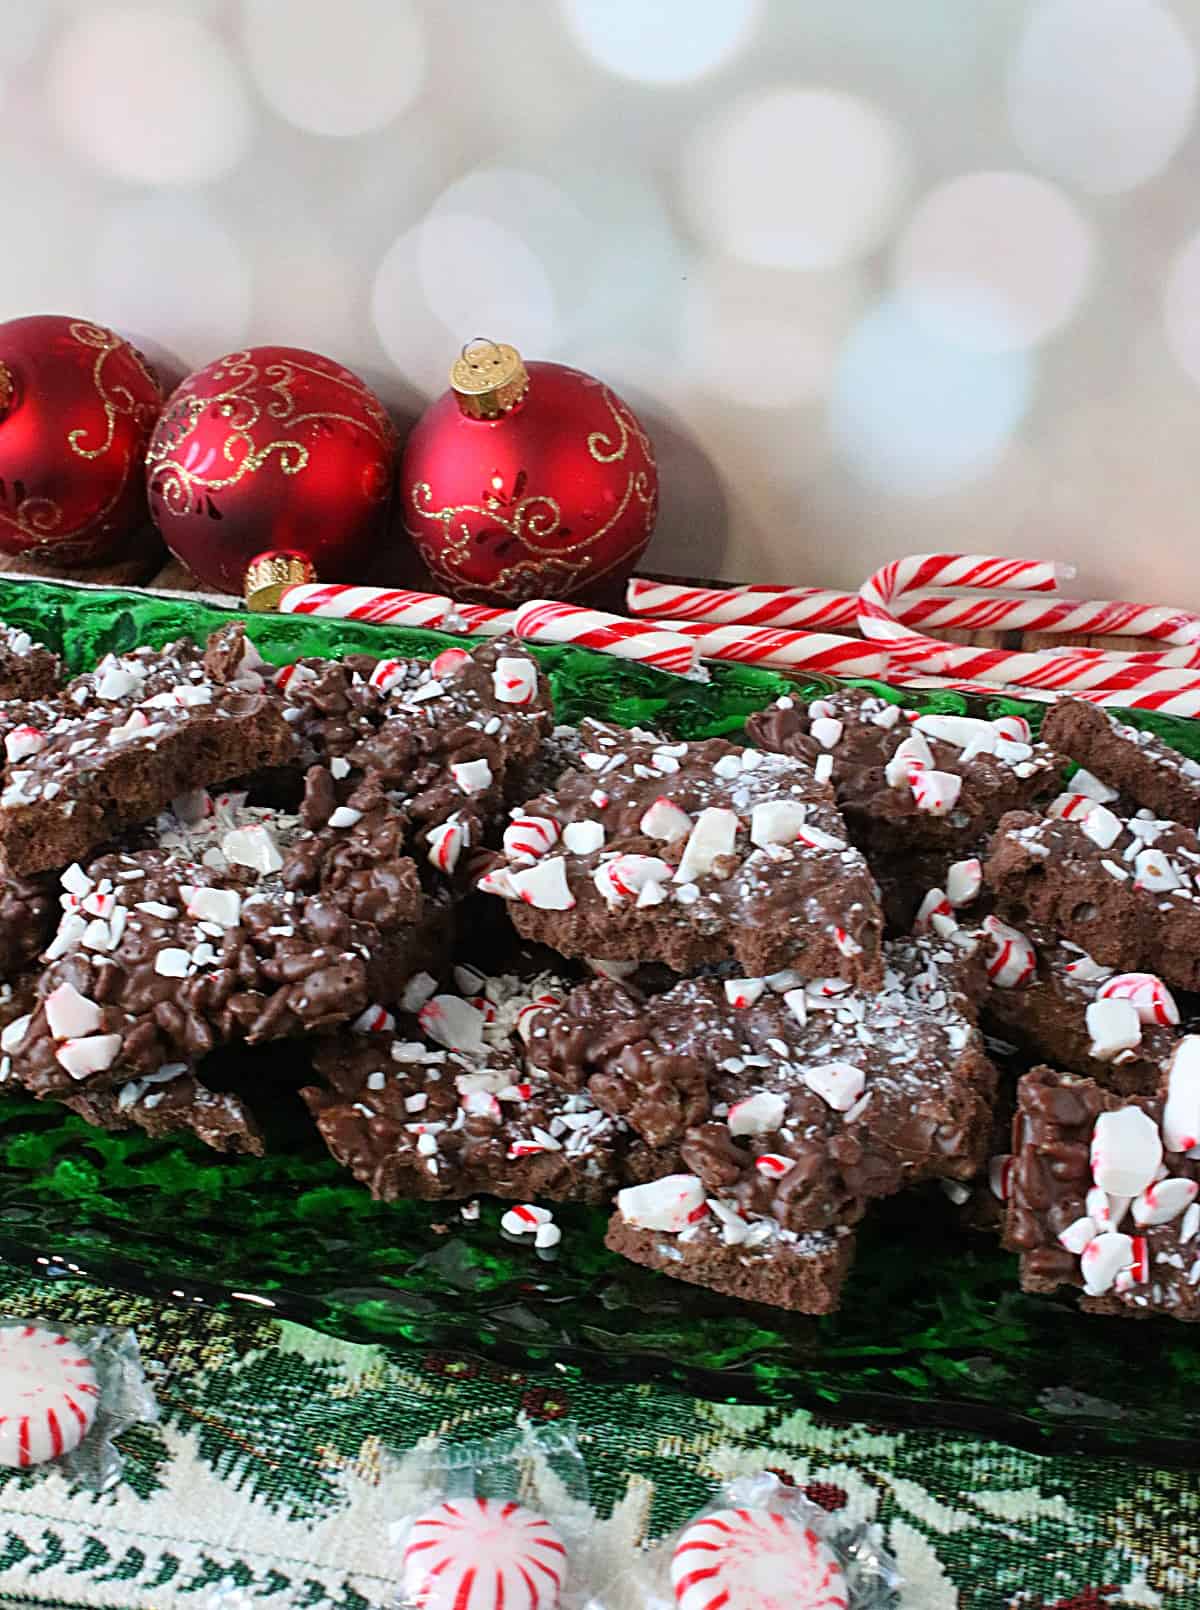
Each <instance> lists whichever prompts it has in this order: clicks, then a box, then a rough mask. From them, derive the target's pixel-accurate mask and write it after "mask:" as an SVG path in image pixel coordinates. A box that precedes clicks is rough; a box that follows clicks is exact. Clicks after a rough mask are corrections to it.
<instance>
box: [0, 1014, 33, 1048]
mask: <svg viewBox="0 0 1200 1610" xmlns="http://www.w3.org/2000/svg"><path fill="white" fill-rule="evenodd" d="M32 1022H33V1017H32V1014H31V1013H29V1012H26V1013H25V1015H24V1016H23V1017H14V1018H13V1020H12V1022H11V1023H6V1024H5V1025H4V1027H3V1029H0V1051H4V1052H9V1051H15V1050H16V1049H17V1047H18V1046H19V1045H20V1043H21V1041H22V1040H23V1039H24V1038H25V1032H26V1030H27V1029H28V1028H29V1025H30V1024H31V1023H32Z"/></svg>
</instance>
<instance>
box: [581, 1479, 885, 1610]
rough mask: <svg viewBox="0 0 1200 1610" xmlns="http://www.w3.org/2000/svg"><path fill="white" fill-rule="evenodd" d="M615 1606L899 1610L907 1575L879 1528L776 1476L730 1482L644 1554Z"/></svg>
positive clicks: (620, 1582)
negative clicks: (821, 1503)
mask: <svg viewBox="0 0 1200 1610" xmlns="http://www.w3.org/2000/svg"><path fill="white" fill-rule="evenodd" d="M614 1567H615V1581H614V1584H613V1587H612V1589H611V1590H609V1596H610V1602H611V1604H612V1606H613V1610H713V1607H717V1606H719V1607H720V1610H895V1607H896V1606H897V1605H898V1604H899V1602H900V1600H899V1587H900V1576H899V1573H898V1571H897V1569H896V1563H895V1561H894V1560H893V1559H892V1557H891V1556H890V1555H889V1554H888V1553H887V1552H886V1550H885V1549H884V1547H883V1541H882V1532H881V1530H880V1528H879V1527H878V1526H870V1525H863V1524H860V1523H849V1522H846V1521H844V1520H841V1521H840V1520H839V1519H838V1518H837V1516H836V1515H830V1514H828V1513H827V1512H826V1511H825V1510H823V1509H821V1508H819V1507H818V1506H817V1505H816V1504H812V1503H810V1502H809V1500H808V1499H807V1498H805V1497H804V1495H803V1494H802V1493H799V1492H797V1491H796V1490H795V1489H794V1488H791V1487H786V1486H784V1484H783V1483H782V1482H781V1481H780V1480H779V1479H778V1478H777V1477H775V1476H771V1475H767V1474H763V1475H761V1476H747V1477H743V1478H741V1479H739V1480H737V1481H732V1482H729V1483H728V1484H727V1485H726V1486H725V1487H723V1488H722V1490H721V1492H720V1493H719V1494H718V1496H717V1497H716V1498H715V1499H714V1500H713V1502H712V1503H711V1504H710V1505H709V1507H708V1508H707V1509H705V1510H703V1511H702V1512H701V1513H700V1514H699V1515H696V1516H695V1517H693V1519H692V1520H690V1521H688V1522H687V1524H686V1525H685V1526H683V1527H681V1528H680V1530H679V1531H678V1532H676V1533H675V1535H674V1536H673V1537H670V1538H667V1539H665V1540H664V1541H663V1542H661V1543H659V1544H657V1545H656V1546H655V1547H654V1548H652V1549H650V1550H648V1551H647V1552H646V1553H645V1554H643V1555H642V1556H641V1557H640V1558H639V1559H638V1560H637V1562H636V1563H635V1564H634V1566H633V1568H632V1572H631V1573H630V1574H629V1575H628V1576H626V1577H625V1578H624V1579H622V1574H621V1568H620V1566H619V1565H618V1564H617V1563H616V1562H614Z"/></svg>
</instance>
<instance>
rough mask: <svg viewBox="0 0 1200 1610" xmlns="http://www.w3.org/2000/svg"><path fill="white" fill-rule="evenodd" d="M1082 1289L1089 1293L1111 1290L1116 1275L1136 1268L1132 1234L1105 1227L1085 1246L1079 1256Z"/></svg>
mask: <svg viewBox="0 0 1200 1610" xmlns="http://www.w3.org/2000/svg"><path fill="white" fill-rule="evenodd" d="M1079 1266H1080V1269H1081V1270H1082V1272H1083V1289H1084V1291H1086V1292H1087V1294H1088V1296H1089V1297H1099V1296H1102V1295H1103V1293H1104V1292H1106V1291H1111V1289H1112V1287H1113V1286H1114V1285H1115V1284H1116V1279H1117V1276H1118V1275H1119V1274H1120V1273H1121V1271H1122V1270H1124V1269H1132V1268H1133V1238H1132V1236H1127V1235H1122V1234H1121V1232H1120V1231H1119V1230H1105V1231H1104V1232H1103V1233H1102V1234H1101V1235H1098V1236H1095V1237H1094V1238H1093V1239H1092V1240H1091V1241H1089V1242H1088V1243H1087V1245H1086V1246H1085V1247H1084V1249H1083V1252H1082V1254H1081V1255H1080V1259H1079Z"/></svg>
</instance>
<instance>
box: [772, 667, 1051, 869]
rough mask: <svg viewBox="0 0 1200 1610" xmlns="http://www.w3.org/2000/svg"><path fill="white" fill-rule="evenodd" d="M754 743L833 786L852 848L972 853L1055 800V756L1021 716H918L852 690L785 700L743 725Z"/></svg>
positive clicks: (869, 695) (872, 696)
mask: <svg viewBox="0 0 1200 1610" xmlns="http://www.w3.org/2000/svg"><path fill="white" fill-rule="evenodd" d="M746 731H747V734H748V735H749V737H750V740H751V742H753V743H755V744H757V745H758V746H759V747H760V748H762V749H767V750H771V751H773V752H775V753H779V754H786V755H793V756H795V757H796V758H798V759H800V760H803V761H804V762H805V763H806V764H808V765H810V766H812V767H813V768H814V769H815V770H816V772H817V775H818V776H819V777H827V778H828V779H829V781H830V782H831V783H832V785H833V788H834V791H835V793H836V795H837V802H838V804H839V806H840V807H841V809H842V813H843V815H844V816H845V818H846V825H847V827H848V828H849V830H850V834H851V837H852V838H853V840H854V842H855V843H856V844H858V845H860V847H861V848H862V849H864V850H867V849H868V847H869V846H870V847H875V848H877V849H880V850H886V849H887V848H889V847H892V848H896V847H901V848H904V849H916V848H930V849H945V850H949V851H956V852H957V853H958V854H960V855H961V854H964V853H966V850H967V847H968V846H969V845H971V844H972V843H973V842H975V841H976V840H978V839H979V838H980V837H981V836H982V835H984V834H986V833H989V832H990V831H991V830H992V828H994V827H995V825H996V823H997V822H998V821H999V820H1000V818H1001V816H1003V815H1004V813H1005V812H1006V811H1012V810H1022V809H1028V808H1030V806H1032V805H1033V803H1034V802H1035V801H1036V800H1038V799H1041V798H1043V797H1045V796H1047V795H1049V794H1052V793H1054V792H1055V790H1056V788H1057V787H1058V783H1059V777H1060V775H1061V762H1060V760H1059V758H1058V756H1057V755H1056V754H1055V753H1054V752H1053V751H1052V750H1051V749H1050V748H1049V747H1048V746H1047V745H1046V744H1044V743H1036V744H1035V743H1033V742H1031V740H1030V734H1029V727H1028V724H1027V723H1026V722H1025V721H1024V720H1022V718H1021V717H1019V716H1001V717H1000V718H998V719H997V720H995V721H985V720H981V719H978V718H976V717H973V716H957V715H922V716H914V715H913V713H912V712H911V711H905V710H902V709H901V708H900V707H899V706H898V705H894V704H890V703H888V702H887V701H886V700H884V699H881V698H878V697H877V696H875V695H873V694H870V693H865V692H862V691H860V690H855V689H846V690H844V691H840V692H837V693H833V694H829V695H824V696H822V697H821V698H818V699H813V700H810V701H807V702H805V701H804V700H795V699H791V698H784V699H781V700H779V701H778V703H776V704H775V705H773V706H772V707H771V708H770V709H768V710H763V711H760V712H759V713H758V714H757V715H754V716H751V717H750V719H749V721H747V723H746Z"/></svg>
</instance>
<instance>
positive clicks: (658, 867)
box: [592, 855, 671, 905]
mask: <svg viewBox="0 0 1200 1610" xmlns="http://www.w3.org/2000/svg"><path fill="white" fill-rule="evenodd" d="M670 878H671V868H670V866H669V865H668V863H667V862H666V861H660V860H659V858H658V856H656V855H617V856H614V857H613V859H612V860H611V861H602V862H601V863H600V865H599V866H598V867H597V868H596V870H595V872H593V873H592V882H593V883H594V884H595V886H596V888H597V889H598V890H599V891H600V893H601V894H602V895H603V896H604V898H605V900H607V901H608V903H609V904H610V905H617V904H619V903H620V902H621V901H622V900H632V899H634V898H635V897H636V896H638V895H640V894H642V893H643V892H644V891H645V890H646V889H647V888H648V887H649V886H650V885H652V884H653V885H654V886H655V887H657V888H659V889H661V888H662V885H663V884H664V883H668V882H669V881H670Z"/></svg>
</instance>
